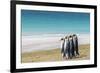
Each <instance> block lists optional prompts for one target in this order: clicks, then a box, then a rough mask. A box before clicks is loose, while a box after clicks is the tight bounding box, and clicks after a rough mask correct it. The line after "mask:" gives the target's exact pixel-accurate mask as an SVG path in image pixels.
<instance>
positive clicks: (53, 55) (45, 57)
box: [21, 44, 90, 63]
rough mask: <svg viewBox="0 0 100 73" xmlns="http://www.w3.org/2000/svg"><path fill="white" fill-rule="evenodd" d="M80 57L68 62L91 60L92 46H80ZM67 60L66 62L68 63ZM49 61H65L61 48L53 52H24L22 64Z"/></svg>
mask: <svg viewBox="0 0 100 73" xmlns="http://www.w3.org/2000/svg"><path fill="white" fill-rule="evenodd" d="M79 52H80V56H79V57H76V58H73V59H68V60H86V59H89V58H90V45H89V44H84V45H79ZM68 60H66V61H68ZM47 61H63V59H62V57H61V53H60V49H59V48H55V49H51V50H40V51H32V52H24V53H22V56H21V62H22V63H31V62H47Z"/></svg>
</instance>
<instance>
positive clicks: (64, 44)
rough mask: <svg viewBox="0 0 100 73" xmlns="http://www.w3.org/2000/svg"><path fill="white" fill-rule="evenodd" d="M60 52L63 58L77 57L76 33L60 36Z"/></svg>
mask: <svg viewBox="0 0 100 73" xmlns="http://www.w3.org/2000/svg"><path fill="white" fill-rule="evenodd" d="M61 54H62V58H63V59H72V58H75V57H79V48H78V37H77V35H76V34H73V35H69V36H65V37H64V38H61Z"/></svg>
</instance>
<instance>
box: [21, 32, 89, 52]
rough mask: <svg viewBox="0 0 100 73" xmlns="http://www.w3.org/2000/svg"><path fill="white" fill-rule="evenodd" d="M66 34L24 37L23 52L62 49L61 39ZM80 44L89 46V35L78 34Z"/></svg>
mask: <svg viewBox="0 0 100 73" xmlns="http://www.w3.org/2000/svg"><path fill="white" fill-rule="evenodd" d="M64 36H65V34H43V35H32V36H22V52H31V51H37V50H49V49H56V48H60V43H61V41H60V39H61V38H62V37H64ZM77 36H78V41H79V44H89V43H90V35H89V34H77Z"/></svg>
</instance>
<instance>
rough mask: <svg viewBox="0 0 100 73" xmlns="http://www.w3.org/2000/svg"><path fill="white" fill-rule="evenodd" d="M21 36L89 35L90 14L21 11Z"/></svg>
mask: <svg viewBox="0 0 100 73" xmlns="http://www.w3.org/2000/svg"><path fill="white" fill-rule="evenodd" d="M21 25H22V27H21V28H22V34H35V33H43V34H49V33H52V34H53V33H89V32H90V14H89V13H82V12H81V13H79V12H56V11H39V10H21Z"/></svg>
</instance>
